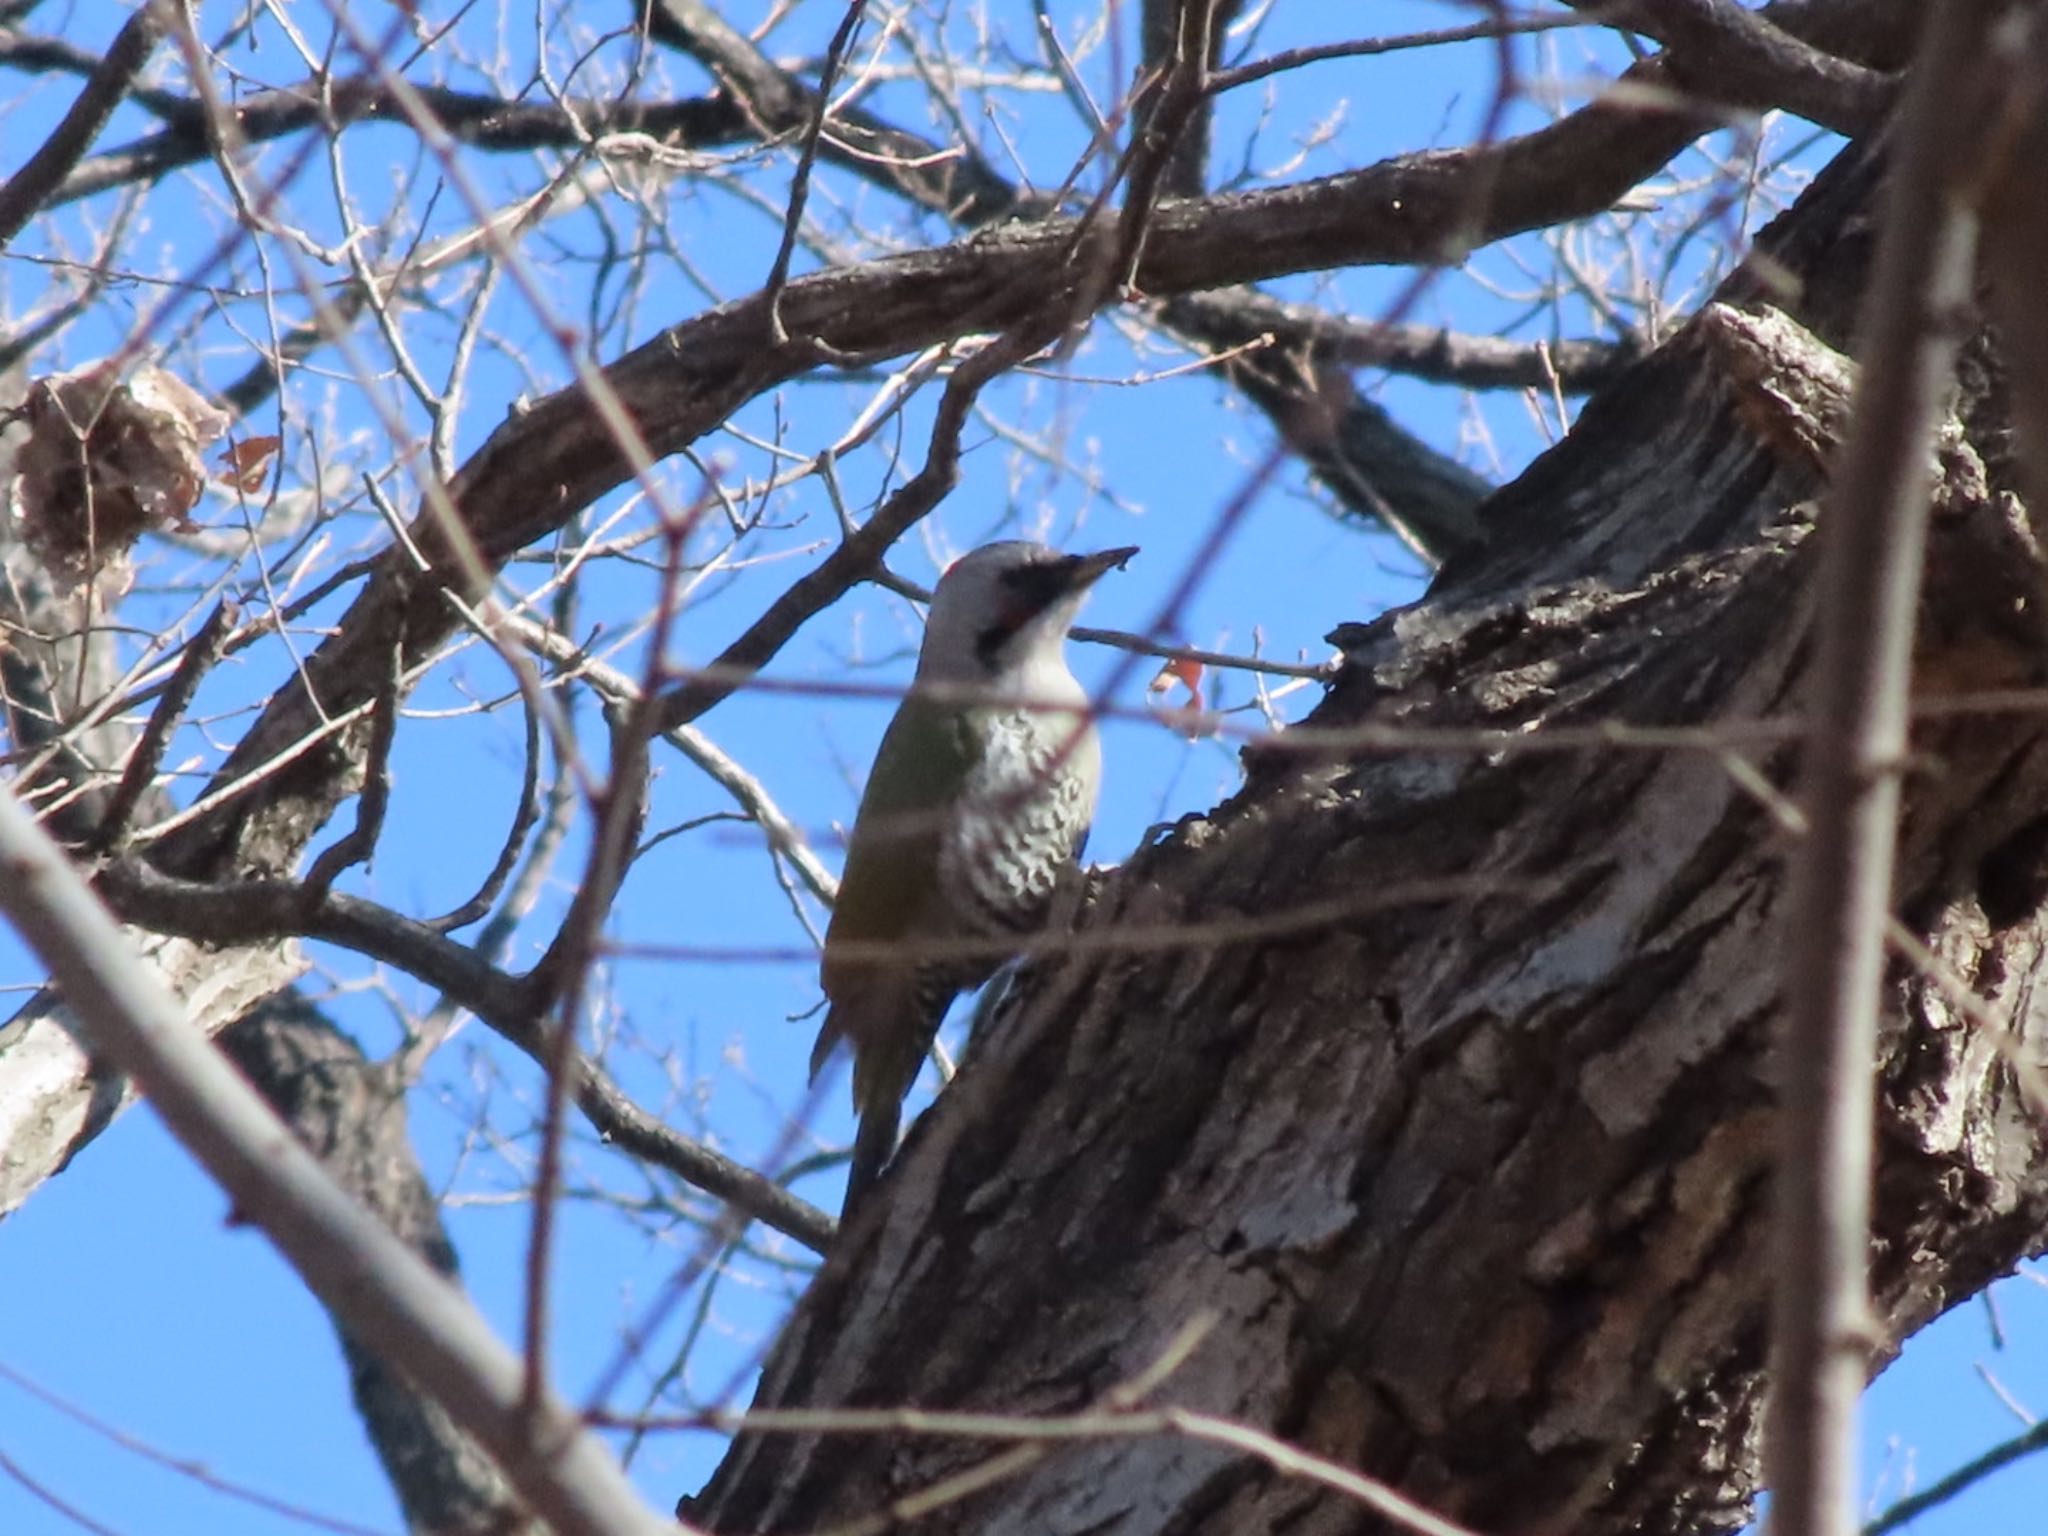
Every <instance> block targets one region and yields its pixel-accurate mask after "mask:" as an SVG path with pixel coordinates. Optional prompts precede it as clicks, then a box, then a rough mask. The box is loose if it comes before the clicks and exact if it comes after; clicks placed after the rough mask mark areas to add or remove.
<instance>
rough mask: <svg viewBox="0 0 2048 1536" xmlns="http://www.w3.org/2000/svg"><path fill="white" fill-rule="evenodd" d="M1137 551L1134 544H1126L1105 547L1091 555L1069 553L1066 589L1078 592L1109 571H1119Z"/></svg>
mask: <svg viewBox="0 0 2048 1536" xmlns="http://www.w3.org/2000/svg"><path fill="white" fill-rule="evenodd" d="M1137 552H1138V546H1137V545H1135V544H1126V545H1125V546H1124V547H1123V548H1121V549H1105V550H1101V551H1098V552H1097V553H1095V554H1092V555H1070V556H1068V566H1067V589H1068V590H1069V591H1072V592H1080V591H1083V590H1085V589H1086V588H1089V587H1092V586H1094V585H1095V583H1096V580H1097V579H1098V578H1099V577H1101V576H1102V575H1104V574H1105V573H1106V572H1109V571H1120V570H1122V569H1123V568H1124V567H1125V566H1126V565H1127V564H1129V563H1130V558H1131V556H1133V555H1135V554H1136V553H1137Z"/></svg>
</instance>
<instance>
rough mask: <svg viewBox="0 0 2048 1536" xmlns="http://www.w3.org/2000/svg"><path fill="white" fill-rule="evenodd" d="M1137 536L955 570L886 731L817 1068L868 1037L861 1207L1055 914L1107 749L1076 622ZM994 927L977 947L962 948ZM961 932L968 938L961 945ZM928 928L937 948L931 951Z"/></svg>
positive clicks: (859, 1088) (831, 942) (855, 842)
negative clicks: (952, 1047) (1086, 551)
mask: <svg viewBox="0 0 2048 1536" xmlns="http://www.w3.org/2000/svg"><path fill="white" fill-rule="evenodd" d="M1136 553H1137V550H1135V549H1107V550H1104V551H1102V553H1100V554H1095V555H1063V554H1060V553H1059V552H1057V551H1056V550H1051V549H1047V548H1046V547H1045V546H1044V545H1043V544H1033V543H1030V542H1027V541H1024V540H1013V541H1009V542H1006V543H1001V544H987V545H984V546H983V547H981V548H980V549H977V550H973V551H971V552H970V553H968V554H967V555H965V556H963V557H962V558H961V559H959V560H958V561H956V562H955V563H954V564H953V565H952V566H951V567H950V568H949V569H948V570H947V571H946V573H945V575H943V576H942V577H940V578H939V585H938V590H937V591H935V592H934V593H933V594H932V606H931V613H930V616H929V617H928V618H927V619H926V621H925V631H924V645H923V646H922V647H921V648H920V650H919V651H918V656H917V676H916V678H915V679H914V680H913V682H912V683H911V686H910V691H909V693H908V694H907V695H906V696H905V698H904V700H903V703H902V705H901V706H900V707H899V708H898V709H897V711H896V718H895V719H893V720H891V721H890V722H889V729H888V731H887V732H886V733H885V734H884V735H883V737H882V745H881V747H880V749H879V750H878V751H877V752H876V753H875V763H874V767H873V768H871V769H870V770H869V771H868V783H867V790H866V792H865V793H863V794H862V796H861V800H860V811H859V813H858V814H857V815H856V817H855V819H854V823H853V835H852V837H851V838H850V839H849V840H848V843H847V849H846V873H845V876H844V877H843V878H842V879H841V881H840V884H839V900H838V903H837V904H836V905H835V906H834V908H833V911H832V925H831V927H830V928H829V929H827V930H826V933H825V958H824V964H823V967H822V980H823V982H824V986H825V996H826V998H827V999H828V1000H829V1001H830V1004H831V1006H830V1009H829V1010H828V1011H827V1013H826V1015H825V1024H824V1027H823V1028H822V1029H820V1030H819V1031H818V1044H817V1048H816V1049H815V1050H814V1051H812V1053H811V1076H812V1077H813V1078H815V1077H816V1076H817V1074H818V1071H819V1069H820V1068H821V1067H822V1066H823V1065H824V1064H825V1060H826V1058H827V1057H829V1056H830V1055H831V1054H832V1047H833V1046H834V1045H835V1044H837V1043H838V1042H839V1041H840V1040H842V1039H843V1040H845V1041H847V1042H848V1043H849V1044H850V1045H851V1046H852V1047H853V1104H854V1109H855V1110H856V1111H857V1112H858V1113H859V1115H860V1130H859V1133H858V1134H857V1135H856V1137H855V1139H854V1145H853V1166H852V1168H851V1170H850V1171H849V1172H848V1174H847V1182H846V1210H847V1211H848V1212H851V1211H852V1210H853V1208H854V1206H855V1204H856V1203H857V1202H858V1201H860V1200H861V1199H862V1198H863V1197H864V1196H865V1195H866V1194H867V1192H868V1191H869V1190H870V1189H871V1188H873V1186H874V1182H875V1180H876V1178H877V1177H878V1176H879V1175H880V1174H881V1171H882V1168H883V1166H884V1165H885V1164H886V1163H887V1162H888V1161H889V1158H890V1156H891V1155H892V1154H893V1153H894V1152H895V1150H896V1131H897V1123H898V1118H899V1116H900V1115H901V1113H902V1108H903V1096H904V1095H905V1094H906V1093H908V1092H909V1091H910V1085H911V1083H912V1081H913V1080H914V1079H915V1078H916V1076H917V1071H918V1066H919V1064H920V1063H921V1062H922V1061H923V1060H924V1057H925V1053H926V1052H927V1051H929V1050H930V1049H931V1043H932V1037H933V1036H934V1035H935V1034H936V1033H937V1032H938V1027H939V1021H940V1020H941V1019H943V1018H944V1017H945V1014H946V1009H947V1008H948V1007H950V1006H951V1005H952V1002H953V999H954V998H955V997H957V996H958V995H959V994H960V993H961V992H963V991H966V990H967V989H969V988H972V987H978V986H980V985H981V984H982V983H983V982H985V981H987V980H988V979H989V977H990V976H992V975H993V974H994V973H995V971H996V970H997V968H998V967H999V966H1000V965H1001V964H1002V963H1003V962H1004V961H1005V960H1006V959H1007V958H1009V954H1008V953H1005V952H1004V950H1003V947H1002V946H1003V945H1004V943H1005V942H1006V941H1007V942H1009V943H1010V945H1011V949H1010V951H1009V953H1014V948H1015V944H1016V941H1018V939H1019V936H1020V935H1022V934H1023V933H1025V932H1027V931H1029V930H1030V929H1032V928H1035V927H1037V926H1039V925H1040V924H1041V923H1043V921H1044V920H1045V916H1046V913H1047V910H1048V908H1049V907H1050V905H1051V903H1052V896H1053V891H1054V888H1055V886H1056V885H1057V883H1058V881H1059V878H1060V875H1061V873H1062V872H1063V871H1064V870H1066V869H1067V868H1069V867H1070V866H1071V865H1072V864H1073V862H1074V861H1075V859H1076V858H1077V857H1078V856H1079V854H1080V850H1081V844H1082V842H1083V841H1084V840H1085V839H1086V837H1087V835H1088V824H1089V822H1090V821H1091V820H1093V819H1094V815H1095V789H1096V782H1097V780H1098V779H1099V778H1100V777H1101V774H1102V749H1101V747H1100V746H1099V745H1098V743H1097V741H1096V735H1095V726H1094V723H1093V721H1092V720H1090V719H1089V717H1088V715H1087V714H1086V713H1085V709H1086V706H1087V703H1088V696H1087V694H1086V693H1085V692H1084V691H1083V690H1082V688H1081V685H1080V684H1079V683H1078V682H1076V681H1075V680H1074V675H1073V673H1071V672H1069V671H1068V670H1067V658H1066V640H1067V630H1068V628H1069V627H1070V626H1071V625H1072V624H1073V622H1074V615H1075V614H1076V613H1077V612H1079V610H1080V607H1081V600H1082V599H1083V598H1084V597H1086V596H1087V593H1088V589H1089V587H1091V586H1092V585H1094V583H1095V580H1096V578H1097V577H1099V576H1101V575H1102V574H1103V572H1105V571H1107V570H1110V569H1111V568H1112V567H1121V566H1122V565H1123V564H1124V562H1125V561H1127V560H1129V559H1130V558H1131V556H1132V555H1134V554H1136ZM963 941H965V947H968V948H972V947H973V946H974V945H975V944H976V943H986V944H987V945H988V946H990V947H987V948H985V949H982V950H978V951H976V952H975V953H972V954H962V953H960V950H961V949H962V948H963ZM949 945H950V947H951V950H952V951H953V952H952V953H945V952H944V951H945V950H946V948H947V947H948V946H949ZM919 946H923V948H924V949H925V950H926V951H927V952H926V953H925V954H923V955H920V954H919V953H918V949H919Z"/></svg>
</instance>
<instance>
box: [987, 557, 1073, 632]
mask: <svg viewBox="0 0 2048 1536" xmlns="http://www.w3.org/2000/svg"><path fill="white" fill-rule="evenodd" d="M1072 577H1073V570H1072V562H1071V561H1067V560H1048V561H1045V562H1043V563H1042V564H1038V565H1019V566H1013V567H1011V568H1010V569H1009V570H1007V571H1005V572H1003V587H1004V589H1005V594H1004V595H1005V596H1006V597H1007V598H1008V599H1009V602H1008V603H1006V604H1005V608H1006V610H1007V611H1006V612H1005V614H1004V617H1005V618H1008V617H1009V615H1010V613H1011V612H1018V611H1019V610H1021V615H1020V617H1019V618H1018V619H1017V621H1016V622H1017V623H1018V624H1022V623H1023V622H1024V620H1025V619H1028V618H1030V617H1031V616H1032V615H1033V614H1035V613H1037V612H1039V611H1040V610H1041V609H1043V608H1047V607H1050V606H1051V605H1052V604H1053V603H1054V602H1055V601H1057V600H1058V599H1059V598H1061V597H1064V596H1065V595H1066V591H1067V587H1068V585H1069V583H1070V582H1071V580H1072Z"/></svg>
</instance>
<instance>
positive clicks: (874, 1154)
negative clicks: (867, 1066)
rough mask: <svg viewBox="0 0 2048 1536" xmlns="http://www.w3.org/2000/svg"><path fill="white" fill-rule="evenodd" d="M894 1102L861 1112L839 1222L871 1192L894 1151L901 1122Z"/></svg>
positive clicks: (850, 1213)
mask: <svg viewBox="0 0 2048 1536" xmlns="http://www.w3.org/2000/svg"><path fill="white" fill-rule="evenodd" d="M902 1118H903V1117H902V1111H901V1108H900V1107H899V1106H898V1105H897V1104H895V1103H893V1102H892V1103H889V1104H886V1105H885V1104H873V1105H870V1106H868V1107H867V1108H866V1109H865V1110H864V1111H863V1112H862V1114H861V1117H860V1129H859V1131H857V1132H855V1134H854V1138H853V1162H852V1163H851V1165H850V1166H849V1167H848V1168H847V1170H846V1203H845V1204H844V1205H842V1206H841V1207H840V1208H839V1219H840V1221H841V1222H842V1223H844V1222H846V1221H848V1220H850V1219H851V1218H852V1216H853V1214H854V1212H855V1211H856V1210H857V1209H858V1208H859V1207H860V1206H861V1204H862V1203H863V1202H864V1201H865V1200H866V1199H867V1197H868V1196H869V1195H870V1194H871V1193H873V1191H874V1188H875V1185H876V1184H877V1183H878V1182H879V1181H880V1179H881V1177H882V1170H883V1169H884V1168H886V1167H888V1166H889V1159H890V1158H891V1157H893V1156H895V1153H896V1131H897V1128H898V1126H899V1125H900V1123H901V1121H902Z"/></svg>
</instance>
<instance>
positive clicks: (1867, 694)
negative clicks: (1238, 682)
mask: <svg viewBox="0 0 2048 1536" xmlns="http://www.w3.org/2000/svg"><path fill="white" fill-rule="evenodd" d="M1994 9H1995V7H1994V6H1993V5H1992V4H1990V3H1989V0H1949V3H1947V4H1944V5H1940V6H1935V7H1932V8H1930V9H1929V11H1928V29H1927V37H1926V40H1925V42H1924V43H1923V46H1922V48H1921V52H1920V55H1919V60H1918V63H1917V64H1916V66H1915V72H1914V77H1913V83H1912V85H1911V87H1910V89H1909V94H1908V98H1907V104H1906V107H1905V109H1904V113H1903V116H1902V118H1901V121H1900V123H1899V129H1898V131H1899V139H1898V141H1897V143H1898V149H1897V153H1898V156H1899V158H1898V161H1897V163H1896V165H1895V166H1894V168H1893V171H1892V181H1891V185H1890V186H1889V188H1888V189H1887V192H1886V198H1885V212H1884V218H1883V226H1882V233H1881V236H1880V240H1879V249H1878V256H1877V264H1876V269H1875V271H1874V273H1873V275H1872V278H1871V282H1870V287H1869V289H1868V291H1867V292H1866V294H1865V298H1864V306H1863V317H1862V334H1863V336H1864V337H1865V338H1866V340H1865V348H1864V362H1863V368H1862V373H1861V376H1860V378H1859V380H1858V383H1857V387H1856V393H1855V407H1854V415H1853V418H1852V422H1851V426H1850V435H1849V440H1848V442H1847V444H1846V448H1845V451H1844V453H1843V455H1842V460H1841V465H1840V469H1839V471H1838V473H1837V478H1836V480H1835V483H1834V485H1833V487H1832V488H1831V489H1830V492H1829V494H1828V497H1827V502H1826V510H1825V512H1824V514H1823V516H1822V519H1821V537H1822V540H1823V547H1822V553H1821V565H1820V575H1819V582H1820V599H1819V611H1818V614H1817V617H1816V620H1815V624H1816V628H1817V631H1818V635H1817V654H1816V657H1815V661H1814V670H1813V674H1812V681H1811V684H1810V694H1809V699H1810V702H1809V705H1808V708H1809V710H1810V717H1809V718H1810V724H1809V727H1808V736H1807V742H1806V748H1805V753H1804V758H1805V761H1804V763H1803V766H1802V786H1801V787H1802V791H1803V794H1802V799H1803V800H1804V803H1805V807H1806V813H1807V816H1808V818H1809V820H1810V823H1811V832H1810V834H1809V836H1808V838H1807V840H1806V843H1805V845H1804V847H1803V848H1801V849H1800V850H1799V851H1798V855H1797V857H1796V859H1795V861H1794V878H1793V892H1792V903H1791V914H1790V916H1789V918H1788V922H1787V927H1786V933H1787V956H1786V964H1787V988H1786V992H1787V995H1786V1016H1785V1024H1784V1036H1783V1041H1782V1046H1781V1073H1780V1075H1781V1080H1782V1083H1783V1088H1782V1094H1783V1103H1782V1106H1781V1108H1780V1111H1779V1115H1778V1119H1779V1123H1780V1143H1779V1152H1778V1162H1777V1176H1776V1189H1777V1215H1776V1220H1777V1228H1776V1249H1775V1254H1776V1257H1775V1262H1776V1265H1777V1276H1776V1281H1777V1283H1776V1290H1775V1295H1774V1309H1773V1345H1774V1362H1773V1374H1772V1381H1771V1401H1770V1406H1769V1410H1768V1412H1767V1414H1766V1422H1767V1423H1768V1424H1769V1425H1770V1437H1769V1443H1768V1445H1767V1447H1766V1457H1767V1472H1768V1475H1769V1480H1770V1486H1771V1493H1772V1508H1771V1524H1772V1527H1773V1529H1774V1530H1775V1531H1777V1532H1778V1533H1780V1536H1852V1533H1854V1532H1855V1530H1856V1526H1857V1521H1856V1504H1855V1500H1856V1478H1855V1426H1856V1402H1857V1399H1858V1398H1859V1397H1860V1396H1861V1395H1862V1391H1863V1386H1864V1381H1865V1377H1866V1375H1867V1373H1868V1368H1869V1361H1870V1355H1871V1350H1872V1346H1873V1342H1874V1341H1873V1338H1872V1323H1871V1320H1870V1310H1869V1309H1870V1301H1869V1292H1868V1277H1867V1270H1868V1267H1869V1258H1870V1231H1869V1228H1870V1176H1871V1157H1872V1144H1871V1135H1872V1118H1873V1098H1874V1092H1873V1086H1872V1085H1873V1082H1874V1079H1875V1073H1876V1055H1877V1020H1878V1016H1879V1014H1880V1012H1881V1011H1882V1008H1883V974H1884V951H1885V918H1886V917H1887V915H1888V914H1889V911H1890V906H1891V885H1892V866H1893V859H1894V852H1895V850H1894V841H1895V837H1896V832H1897V823H1898V811H1899V800H1900V783H1899V774H1900V770H1901V768H1902V766H1903V764H1904V762H1905V756H1906V726H1907V720H1908V710H1907V703H1906V690H1907V680H1908V676H1909V673H1910V670H1911V663H1912V646H1913V619H1914V611H1915V604H1916V601H1917V596H1918V592H1919V586H1920V573H1921V567H1922V562H1923V558H1924V554H1925V549H1924V545H1925V534H1926V525H1927V505H1928V473H1929V466H1930V464H1931V462H1932V455H1931V454H1930V452H1929V449H1930V447H1931V446H1932V438H1933V433H1934V426H1935V422H1936V420H1937V415H1938V412H1939V410H1940V408H1941V401H1942V395H1943V392H1944V391H1945V389H1946V388H1947V386H1948V382H1949V378H1950V373H1951V370H1952V368H1953V365H1954V358H1955V352H1956V348H1957V345H1958V334H1957V332H1958V327H1957V325H1956V323H1955V318H1954V317H1956V316H1957V315H1960V314H1961V313H1963V312H1964V308H1965V306H1966V305H1967V304H1968V302H1969V299H1970V290H1971V280H1972V267H1973V255H1974V249H1975V244H1976V220H1975V218H1974V216H1973V214H1972V212H1971V210H1970V209H1969V207H1968V206H1967V203H1966V201H1965V195H1964V194H1965V189H1966V188H1967V187H1968V185H1969V183H1970V181H1971V174H1970V173H1971V170H1972V161H1973V159H1974V157H1975V155H1976V153H1977V146H1978V142H1979V134H1980V132H1981V124H1980V118H1979V116H1978V114H1977V113H1975V112H1973V111H1971V110H1969V109H1967V108H1966V107H1964V106H1962V105H1960V104H1962V103H1965V102H1967V101H1968V99H1969V85H1970V81H1971V78H1972V75H1973V73H1974V71H1975V70H1976V68H1977V61H1978V60H1979V58H1980V56H1981V50H1982V47H1983V42H1984V37H1985V33H1986V31H1987V29H1988V27H1989V23H1990V18H1991V16H1992V14H1993V11H1994Z"/></svg>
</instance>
